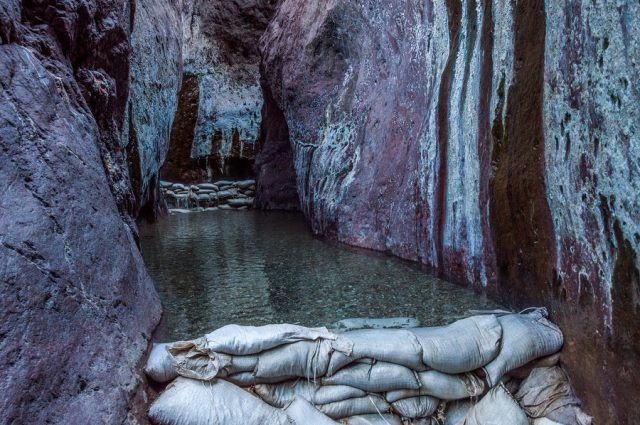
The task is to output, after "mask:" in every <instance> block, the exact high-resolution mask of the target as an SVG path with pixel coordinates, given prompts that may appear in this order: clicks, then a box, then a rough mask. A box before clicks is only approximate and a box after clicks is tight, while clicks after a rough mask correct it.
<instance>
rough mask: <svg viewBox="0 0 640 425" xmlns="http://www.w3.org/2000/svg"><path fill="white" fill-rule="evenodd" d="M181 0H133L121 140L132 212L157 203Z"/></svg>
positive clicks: (172, 106)
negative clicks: (133, 206) (127, 95)
mask: <svg viewBox="0 0 640 425" xmlns="http://www.w3.org/2000/svg"><path fill="white" fill-rule="evenodd" d="M182 3H183V0H171V1H168V2H167V1H166V0H144V1H138V2H137V3H136V7H135V14H134V18H133V31H132V33H131V58H130V61H131V68H130V78H129V80H130V89H129V101H128V104H127V110H126V116H125V122H124V125H125V126H124V131H123V136H122V145H123V148H124V149H125V150H126V152H127V158H128V161H129V171H130V181H131V185H132V188H133V191H134V195H135V197H136V206H135V209H134V215H136V216H140V215H142V216H144V217H145V218H149V219H153V218H155V217H157V216H158V214H159V213H161V211H159V208H160V209H161V208H162V207H163V203H162V202H161V197H160V196H159V194H160V192H159V190H160V186H159V172H160V168H161V167H162V165H163V164H164V162H165V158H166V155H167V152H168V150H169V136H170V133H171V127H172V126H173V119H174V116H175V112H176V108H177V103H178V92H179V90H180V83H181V79H182Z"/></svg>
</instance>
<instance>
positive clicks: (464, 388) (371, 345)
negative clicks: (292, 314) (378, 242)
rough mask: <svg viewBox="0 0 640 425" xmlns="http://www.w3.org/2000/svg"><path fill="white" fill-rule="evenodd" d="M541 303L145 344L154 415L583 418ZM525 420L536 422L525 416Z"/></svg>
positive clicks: (475, 424) (164, 424) (287, 420)
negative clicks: (376, 323) (421, 319)
mask: <svg viewBox="0 0 640 425" xmlns="http://www.w3.org/2000/svg"><path fill="white" fill-rule="evenodd" d="M562 344H563V337H562V333H561V332H560V330H559V329H558V328H557V327H556V326H555V325H554V324H553V323H551V322H550V321H549V320H547V318H546V312H545V311H544V310H541V309H537V310H534V311H532V312H529V313H526V314H504V315H494V314H487V315H478V316H472V317H469V318H466V319H463V320H460V321H458V322H455V323H453V324H451V325H448V326H444V327H436V328H404V329H353V330H348V331H345V332H341V333H336V332H331V331H329V330H327V329H326V328H305V327H301V326H296V325H268V326H262V327H248V326H237V325H229V326H225V327H223V328H220V329H218V330H216V331H214V332H212V333H210V334H208V335H206V336H204V337H202V338H199V339H196V340H192V341H185V342H176V343H173V344H157V345H155V346H154V348H153V351H152V353H151V356H150V359H149V362H148V365H147V368H146V372H147V374H148V376H149V377H150V378H151V379H153V380H155V381H157V382H169V381H173V382H172V383H171V384H170V385H169V386H168V387H167V389H166V391H165V392H163V393H162V394H161V395H160V396H159V397H158V399H157V400H156V401H155V402H154V403H153V405H152V406H151V409H150V411H149V417H150V419H151V420H152V422H153V423H155V424H157V425H181V424H195V425H200V424H202V425H204V424H227V425H234V424H243V425H250V424H310V425H312V424H325V423H326V424H336V423H343V424H432V425H434V424H441V425H443V424H445V425H489V424H491V425H500V424H504V425H520V424H522V425H528V424H529V423H530V422H533V423H535V424H537V425H543V424H554V423H559V424H564V425H573V424H578V425H587V424H590V423H591V418H590V417H588V416H587V415H586V414H584V413H583V412H582V411H581V410H580V402H579V400H578V399H577V398H576V397H575V395H574V393H573V391H572V389H571V386H570V385H569V383H568V379H567V377H566V375H565V374H564V372H563V371H562V369H560V368H559V367H557V366H556V363H557V362H558V358H559V356H558V355H557V354H556V353H558V351H559V350H560V349H561V347H562ZM536 421H537V422H536Z"/></svg>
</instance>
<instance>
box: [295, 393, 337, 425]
mask: <svg viewBox="0 0 640 425" xmlns="http://www.w3.org/2000/svg"><path fill="white" fill-rule="evenodd" d="M284 410H285V412H287V415H288V416H289V418H291V419H293V421H294V423H295V424H296V425H337V424H338V423H337V422H335V421H333V420H332V419H331V418H329V417H328V416H327V415H325V414H324V413H322V412H320V411H319V410H318V409H316V408H315V407H314V406H313V405H312V404H310V403H309V402H308V401H307V400H305V399H303V398H299V397H295V398H294V399H293V400H292V401H291V403H289V405H288V406H287V407H286V408H285V409H284Z"/></svg>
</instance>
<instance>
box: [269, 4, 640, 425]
mask: <svg viewBox="0 0 640 425" xmlns="http://www.w3.org/2000/svg"><path fill="white" fill-rule="evenodd" d="M638 16H640V4H638V3H637V2H632V1H623V2H617V3H615V4H613V3H611V2H607V1H599V2H586V1H579V0H562V1H557V2H556V1H554V2H544V1H542V0H531V1H527V2H517V3H514V2H512V1H509V0H482V1H478V0H462V1H453V0H429V1H425V2H405V1H402V2H381V1H379V0H365V1H361V2H350V1H346V0H317V1H316V0H314V1H311V0H284V1H283V2H282V4H281V5H280V7H279V9H278V12H277V14H276V16H275V17H274V19H273V21H272V22H271V23H270V25H269V27H268V29H267V31H266V33H265V34H264V36H263V37H262V39H261V44H260V48H261V52H262V69H263V86H264V87H263V89H264V91H265V93H268V94H269V97H270V98H271V101H270V102H267V103H266V106H265V107H266V109H267V110H266V111H265V116H274V117H281V121H284V122H281V123H280V124H279V128H280V129H282V131H281V132H280V133H278V134H277V136H274V137H271V138H269V137H267V138H265V140H264V141H263V143H262V146H261V152H260V153H259V154H258V155H259V156H260V155H262V152H265V151H266V152H276V154H269V155H268V157H269V158H268V160H266V161H263V162H262V163H260V165H261V170H260V171H259V180H263V181H264V180H266V181H268V180H269V179H275V178H278V177H277V174H278V171H277V168H275V167H272V164H274V163H283V162H286V161H289V160H291V161H292V165H293V168H294V170H295V173H294V174H295V177H296V181H297V184H296V186H297V192H298V193H299V196H300V201H301V206H302V209H303V211H304V213H305V215H306V216H307V217H308V219H309V221H310V222H311V225H312V228H313V230H314V231H315V232H316V233H318V234H324V235H328V236H329V237H332V238H335V239H337V240H339V241H342V242H345V243H348V244H351V245H356V246H360V247H365V248H371V249H376V250H380V251H387V252H390V253H393V254H395V255H398V256H400V257H403V258H406V259H410V260H415V261H420V262H422V263H424V264H427V265H429V266H430V267H432V268H433V270H434V271H436V272H437V273H438V274H440V275H441V276H443V277H446V278H448V279H451V280H454V281H457V282H460V283H462V284H468V285H471V286H473V287H475V288H477V289H480V290H486V291H487V292H489V293H490V294H493V296H495V297H497V298H498V299H500V300H502V301H504V302H506V303H509V304H510V305H513V306H521V307H527V306H529V305H547V306H549V307H550V310H551V312H552V316H553V318H554V319H555V320H556V321H558V322H559V323H560V324H561V325H562V326H563V329H564V330H565V333H566V336H567V338H566V344H565V350H564V364H565V366H566V367H567V369H568V370H569V371H570V373H571V376H572V377H573V380H574V382H573V383H574V385H575V386H576V387H577V389H578V390H579V392H580V395H581V397H582V399H583V400H584V401H585V403H586V408H587V410H588V411H590V413H592V414H594V415H595V416H596V418H597V422H598V423H602V424H613V423H618V424H622V423H633V422H634V420H635V417H637V416H638V415H639V414H640V408H639V407H638V405H637V404H636V403H635V402H634V401H633V400H634V399H635V398H636V397H637V396H638V390H637V389H636V388H637V385H636V383H637V381H638V380H640V372H639V371H638V369H637V365H638V364H639V362H640V331H639V329H640V277H639V274H640V273H639V269H640V259H639V258H638V252H639V250H640V196H638V193H640V175H639V172H638V170H639V169H640V136H639V134H638V131H639V129H638V127H639V125H640V110H639V109H638V108H637V105H638V104H639V102H640V93H639V91H640V87H639V86H638V81H640V80H639V79H638V73H639V71H640V51H639V48H640V30H639V28H638V25H637V18H638ZM284 130H286V133H285V131H284ZM276 133H277V132H276ZM285 138H286V139H288V142H289V143H288V146H287V144H286V143H283V142H282V140H283V139H285ZM277 152H281V154H277ZM258 189H259V193H258V194H257V199H263V201H262V202H264V203H268V202H269V199H270V197H271V196H272V195H271V194H270V193H269V189H268V185H266V184H261V183H260V182H259V184H258ZM289 195H290V196H294V195H295V194H294V193H293V188H291V193H290V194H289ZM278 196H282V194H279V195H278Z"/></svg>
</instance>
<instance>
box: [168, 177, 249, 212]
mask: <svg viewBox="0 0 640 425" xmlns="http://www.w3.org/2000/svg"><path fill="white" fill-rule="evenodd" d="M160 192H161V193H162V196H163V197H164V199H165V201H166V202H167V206H168V207H169V210H170V211H172V212H186V211H215V210H218V209H220V210H246V209H249V208H251V207H252V206H253V200H254V197H255V194H256V182H255V180H242V181H228V180H221V181H217V182H213V183H200V184H191V185H190V184H183V183H171V182H165V181H163V182H161V183H160Z"/></svg>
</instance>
